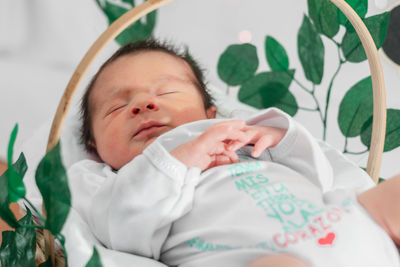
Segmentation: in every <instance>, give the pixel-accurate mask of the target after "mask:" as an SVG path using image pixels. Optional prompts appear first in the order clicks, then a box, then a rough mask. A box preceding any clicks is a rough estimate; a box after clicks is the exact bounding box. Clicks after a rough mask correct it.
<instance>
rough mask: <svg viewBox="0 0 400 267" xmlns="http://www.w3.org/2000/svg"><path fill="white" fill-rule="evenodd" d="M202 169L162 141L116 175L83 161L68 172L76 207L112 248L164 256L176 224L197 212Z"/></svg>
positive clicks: (154, 256)
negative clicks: (195, 203) (194, 203)
mask: <svg viewBox="0 0 400 267" xmlns="http://www.w3.org/2000/svg"><path fill="white" fill-rule="evenodd" d="M199 174H200V170H199V169H198V168H187V167H186V166H185V165H184V164H182V163H181V162H180V161H178V160H176V159H175V158H174V157H172V156H171V155H170V154H169V153H168V152H167V151H166V150H165V149H164V148H163V147H162V146H161V145H160V144H159V143H158V142H154V143H153V144H151V145H150V146H149V147H148V148H147V149H146V150H145V151H143V154H142V155H140V156H137V157H136V158H134V159H133V160H132V161H131V162H130V163H128V164H127V165H125V166H124V167H123V168H121V169H120V170H119V171H118V172H114V171H112V170H111V168H110V167H108V166H106V165H105V164H102V163H97V162H93V161H89V160H86V161H83V162H80V163H77V164H75V165H74V166H72V167H71V168H70V170H69V172H68V175H69V179H70V187H71V191H72V197H73V207H74V208H75V209H76V210H77V211H78V212H79V213H80V214H81V216H82V217H83V218H84V220H86V222H87V223H88V224H89V226H90V228H91V229H92V231H93V233H94V234H95V236H96V237H97V238H98V239H99V240H100V241H101V242H102V243H103V244H104V245H105V246H107V247H108V248H112V249H115V250H119V251H124V252H130V253H134V254H136V255H140V256H145V257H149V258H155V259H158V258H159V254H160V247H161V246H162V244H163V242H164V241H165V238H166V237H167V235H168V232H169V229H170V225H171V223H172V222H173V221H174V220H176V219H177V218H179V217H180V216H182V215H184V214H185V213H186V212H188V211H189V210H190V209H191V206H192V198H193V191H194V187H195V186H196V184H197V182H198V177H199Z"/></svg>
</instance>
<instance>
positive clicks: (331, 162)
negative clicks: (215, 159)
mask: <svg viewBox="0 0 400 267" xmlns="http://www.w3.org/2000/svg"><path fill="white" fill-rule="evenodd" d="M218 121H221V120H204V121H197V122H193V123H189V124H185V125H182V126H180V127H178V128H176V129H174V130H171V131H170V132H167V133H165V134H163V135H162V136H160V137H159V138H157V139H156V140H155V141H154V142H153V143H152V144H151V145H149V146H148V147H147V148H146V149H145V150H144V151H143V154H141V155H140V156H137V157H136V158H134V159H133V160H132V161H131V162H129V163H128V164H126V165H125V166H124V167H122V168H121V169H120V170H119V171H118V172H114V171H113V170H112V169H111V168H110V167H109V166H107V165H106V164H103V163H97V162H94V161H89V160H85V161H82V162H78V163H77V164H75V165H73V166H72V167H71V168H70V170H69V172H68V175H69V181H70V187H71V192H72V197H73V206H74V208H75V209H76V210H77V211H78V212H79V213H80V214H81V216H82V217H83V219H84V220H85V221H86V222H87V223H88V224H89V226H90V227H91V229H92V231H93V233H94V234H95V236H96V237H97V238H98V239H99V240H100V241H101V242H102V243H103V244H104V245H105V246H106V247H108V248H112V249H115V250H119V251H124V252H129V253H133V254H136V255H140V256H145V257H149V258H154V259H156V260H160V261H162V262H164V263H165V264H166V265H168V266H182V267H197V266H199V267H200V266H201V267H204V266H207V267H214V266H215V267H221V266H222V267H224V266H229V267H235V266H237V267H239V266H240V267H242V266H246V264H248V263H249V262H250V261H252V260H254V259H256V258H257V257H260V256H262V255H265V254H269V253H278V252H287V253H291V254H294V255H296V256H298V257H300V258H302V259H304V260H305V261H308V262H310V263H311V264H312V265H313V266H324V267H329V266H332V267H337V266H341V267H345V266H349V267H350V266H351V267H354V266H366V267H368V266H371V267H377V266H382V267H392V266H393V267H395V266H396V267H398V266H400V263H399V262H400V261H399V254H398V252H397V249H396V247H395V245H394V243H393V241H392V240H391V239H390V238H389V236H388V235H387V234H386V232H385V231H384V230H382V229H381V228H380V227H379V226H378V225H377V224H376V223H375V222H374V221H373V220H372V219H371V218H370V216H369V215H368V214H367V213H366V211H365V210H364V209H363V208H362V207H361V206H360V205H359V204H358V202H357V200H356V193H359V192H361V191H363V190H365V189H367V188H366V186H365V181H366V180H368V179H370V178H369V177H368V176H367V175H366V174H365V173H364V172H363V171H362V170H361V169H360V168H358V167H357V166H355V165H353V164H351V163H349V162H348V161H347V160H345V159H344V158H343V157H341V156H338V152H337V151H335V150H334V149H331V148H329V147H327V146H326V145H325V144H318V142H317V141H316V140H315V139H314V138H313V137H312V136H311V135H310V134H309V133H308V132H307V131H306V130H305V129H304V128H303V127H302V126H301V125H299V124H297V123H296V122H295V121H294V120H293V119H292V118H291V117H290V116H288V115H287V114H285V113H283V112H281V111H279V110H277V109H268V110H265V111H262V112H260V113H258V114H256V115H254V116H253V117H252V118H250V119H249V120H248V121H247V122H248V124H250V125H253V124H257V125H264V126H275V127H281V128H286V129H288V131H287V133H286V135H285V137H284V138H283V139H282V141H281V142H280V143H279V144H278V145H277V146H276V147H274V148H271V149H268V150H266V151H265V152H264V153H263V154H262V155H261V156H260V158H258V159H254V158H252V157H251V156H250V151H251V147H245V148H243V149H241V150H239V151H238V154H239V158H240V161H239V163H237V164H231V165H224V166H218V167H214V168H211V169H209V170H207V171H204V172H201V171H200V169H198V168H187V167H186V166H185V165H184V164H182V163H181V162H180V161H178V160H177V159H175V158H174V157H173V156H171V155H170V154H169V152H168V151H171V150H172V149H174V148H175V147H177V146H178V145H179V144H182V143H185V142H187V141H189V140H191V139H193V138H195V137H197V136H198V135H200V134H201V133H202V132H203V131H204V130H205V129H207V127H209V126H210V125H212V124H214V123H216V122H218ZM349 180H351V182H349ZM360 184H363V185H364V186H360ZM349 185H350V186H349ZM370 185H371V186H372V182H371V184H370ZM349 187H350V188H349ZM368 187H369V186H368Z"/></svg>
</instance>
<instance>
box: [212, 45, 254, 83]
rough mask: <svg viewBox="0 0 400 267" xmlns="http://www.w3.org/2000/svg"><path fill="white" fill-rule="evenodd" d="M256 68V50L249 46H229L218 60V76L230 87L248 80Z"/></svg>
mask: <svg viewBox="0 0 400 267" xmlns="http://www.w3.org/2000/svg"><path fill="white" fill-rule="evenodd" d="M257 68H258V57H257V48H256V47H255V46H254V45H251V44H248V43H246V44H235V45H230V46H228V48H227V49H226V50H225V51H224V52H223V53H222V54H221V56H220V57H219V60H218V66H217V69H218V75H219V77H220V78H221V80H223V81H224V82H225V83H227V84H228V85H231V86H236V85H241V84H243V83H244V82H245V81H247V80H248V79H250V78H251V77H252V76H253V75H254V73H255V72H256V70H257Z"/></svg>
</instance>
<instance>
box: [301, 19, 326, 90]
mask: <svg viewBox="0 0 400 267" xmlns="http://www.w3.org/2000/svg"><path fill="white" fill-rule="evenodd" d="M297 50H298V54H299V58H300V62H301V65H302V67H303V70H304V74H305V76H306V78H307V80H309V81H311V82H312V83H314V84H320V83H321V81H322V76H323V74H324V56H325V48H324V44H323V43H322V40H321V37H320V35H319V34H318V32H317V30H316V29H315V27H314V25H312V24H311V22H310V19H309V18H308V17H307V16H304V18H303V23H302V25H301V27H300V29H299V32H298V34H297Z"/></svg>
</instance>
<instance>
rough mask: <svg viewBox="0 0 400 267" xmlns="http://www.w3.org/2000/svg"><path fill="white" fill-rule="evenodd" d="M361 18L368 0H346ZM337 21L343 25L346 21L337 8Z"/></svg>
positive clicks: (365, 10) (366, 8) (363, 15)
mask: <svg viewBox="0 0 400 267" xmlns="http://www.w3.org/2000/svg"><path fill="white" fill-rule="evenodd" d="M346 2H347V3H348V4H349V5H350V6H351V7H352V8H353V9H354V11H355V12H356V13H357V14H358V16H360V18H361V19H363V18H364V17H365V15H366V14H367V11H368V0H346ZM338 20H339V23H340V24H341V25H343V26H345V25H346V24H347V23H348V19H347V17H346V16H345V15H344V14H343V13H342V11H340V10H339V17H338Z"/></svg>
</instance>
